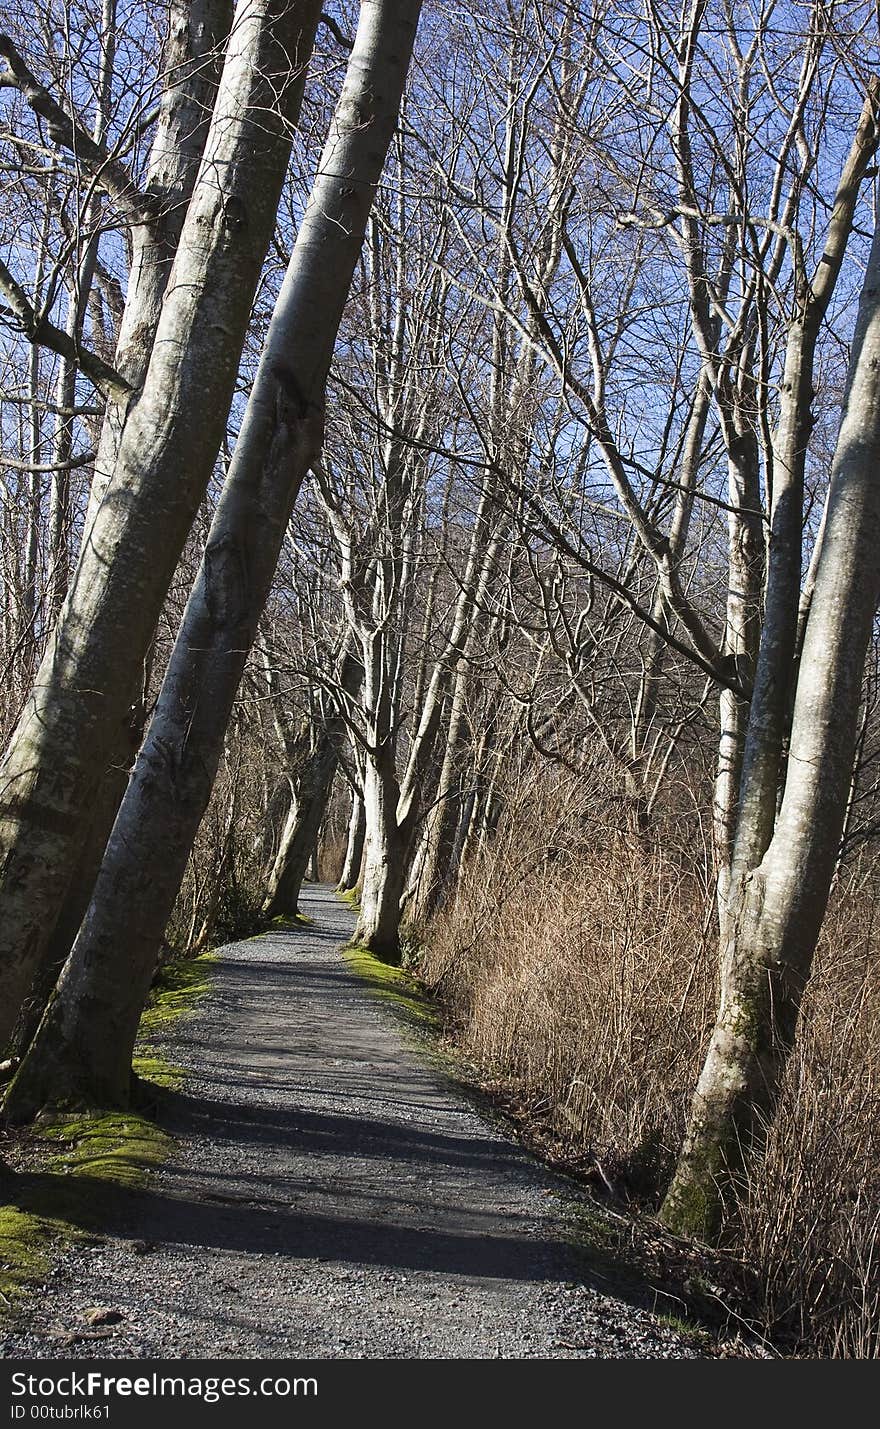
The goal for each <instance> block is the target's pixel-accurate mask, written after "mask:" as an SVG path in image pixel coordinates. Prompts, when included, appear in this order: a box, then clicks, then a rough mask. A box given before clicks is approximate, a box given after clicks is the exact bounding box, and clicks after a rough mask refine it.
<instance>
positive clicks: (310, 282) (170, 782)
mask: <svg viewBox="0 0 880 1429" xmlns="http://www.w3.org/2000/svg"><path fill="white" fill-rule="evenodd" d="M419 11H420V0H364V3H363V4H362V8H361V15H360V22H359V25H358V30H357V36H356V40H355V45H354V49H353V51H352V55H351V58H350V60H349V65H348V69H347V73H346V78H345V83H344V86H343V91H342V95H341V97H340V100H339V104H338V106H337V109H336V113H335V116H334V119H333V122H332V125H331V130H330V134H329V136H328V140H327V144H326V146H325V150H324V153H323V155H322V157H321V163H320V167H319V172H318V177H317V178H316V181H315V184H314V187H313V189H312V194H311V197H310V200H309V204H308V207H307V210H306V214H305V216H304V218H303V221H302V225H301V227H300V231H299V233H298V235H297V240H296V244H295V247H294V251H293V254H292V256H291V260H290V264H289V266H288V270H287V274H286V276H285V279H284V283H283V285H282V289H281V293H280V295H279V298H278V302H277V304H276V307H275V312H274V314H273V317H272V322H271V324H270V327H269V332H268V335H267V338H266V344H265V347H264V350H263V353H262V356H261V359H260V364H259V368H258V371H257V375H256V378H255V380H254V384H253V387H252V389H251V395H250V399H249V401H248V406H247V410H246V413H245V416H244V419H243V422H242V426H241V431H240V433H239V438H238V442H237V444H236V448H235V453H234V456H233V460H232V463H231V466H230V470H229V475H228V477H227V480H226V483H225V485H224V489H223V493H222V496H221V500H220V503H219V506H218V508H217V512H216V514H215V517H214V520H213V522H212V524H211V530H210V533H209V537H208V543H207V547H206V550H205V556H204V560H203V562H202V566H201V569H200V571H199V573H198V576H197V578H196V582H195V585H194V587H193V591H192V594H191V595H190V599H189V601H188V603H187V607H186V611H185V614H184V618H183V622H182V625H181V629H180V632H179V634H178V637H177V640H176V641H175V645H174V650H173V652H172V656H171V660H170V662H169V666H168V670H167V673H166V676H165V679H164V682H163V685H162V690H161V693H160V696H159V701H158V704H157V708H156V713H155V715H154V717H153V720H152V722H151V725H150V728H149V731H148V733H147V738H146V740H145V742H144V745H143V748H142V750H141V752H140V755H139V757H138V760H137V762H136V764H135V768H134V772H133V774H132V779H131V782H130V784H129V787H128V790H127V792H126V795H125V798H124V799H123V801H122V805H121V807H120V811H119V815H118V817H117V820H116V824H115V826H114V829H113V833H112V835H111V838H110V842H109V844H108V847H107V852H106V854H105V857H104V862H103V864H102V867H101V872H100V874H99V877H98V881H97V884H96V887H95V893H94V896H93V899H92V903H91V905H90V908H89V911H88V913H87V915H86V918H85V920H84V922H83V927H82V929H81V931H80V934H79V937H78V938H77V941H76V943H75V945H74V948H73V950H72V952H71V956H70V958H69V959H68V962H67V964H66V966H65V969H64V972H63V973H62V976H61V979H60V981H59V985H58V988H57V990H56V994H55V996H54V998H53V999H52V1001H51V1002H50V1004H49V1006H48V1008H47V1010H46V1014H45V1016H44V1018H43V1021H42V1023H41V1026H40V1028H39V1030H38V1033H37V1036H36V1038H35V1039H34V1042H33V1044H32V1046H31V1048H30V1050H29V1052H28V1055H27V1057H26V1058H25V1060H24V1062H23V1064H22V1067H21V1069H20V1071H19V1074H18V1076H17V1078H16V1080H15V1082H14V1083H13V1085H12V1087H11V1089H10V1093H9V1097H8V1100H7V1105H8V1107H9V1109H10V1111H11V1112H12V1114H13V1115H23V1114H27V1113H29V1112H31V1111H33V1110H34V1109H35V1108H36V1107H38V1106H40V1105H42V1104H44V1103H45V1102H47V1101H51V1100H52V1099H57V1098H59V1097H62V1096H64V1097H68V1098H69V1097H70V1095H71V1094H72V1093H73V1094H74V1095H79V1096H81V1097H82V1098H83V1099H85V1100H88V1101H97V1102H99V1103H111V1104H113V1103H120V1102H124V1101H125V1100H126V1097H127V1095H128V1087H129V1076H130V1067H131V1054H132V1049H133V1046H134V1039H135V1035H136V1032H137V1026H138V1022H139V1020H140V1015H141V1011H142V1009H143V1005H144V1002H145V1000H146V996H147V993H148V991H149V988H150V983H151V980H152V977H153V972H154V969H155V961H156V953H157V949H158V946H159V942H160V939H161V936H162V933H163V931H164V928H165V925H166V923H167V920H168V917H169V914H170V912H171V908H172V905H173V902H174V898H175V896H176V894H177V891H178V888H179V886H180V881H181V877H182V874H183V871H184V868H185V865H186V860H187V857H188V855H189V851H190V848H191V846H192V841H193V838H194V837H195V834H196V831H197V829H198V825H199V822H200V820H201V817H202V814H203V812H204V809H205V807H206V805H207V802H208V798H209V796H210V792H211V786H212V783H213V779H214V774H215V772H216V768H217V764H218V761H219V758H220V754H221V752H222V747H223V736H224V733H225V729H226V725H227V722H228V718H229V712H230V710H231V708H232V704H233V701H234V698H235V694H236V691H237V689H238V685H239V681H240V679H241V675H242V671H243V669H244V665H245V661H246V659H247V655H248V653H249V651H250V648H251V646H252V644H253V641H254V638H255V635H256V629H257V623H258V621H259V618H260V615H261V614H262V611H263V607H264V605H265V602H266V598H267V596H268V593H269V589H270V587H271V583H272V578H273V575H274V571H275V566H276V563H277V559H278V554H279V552H280V549H281V544H282V541H283V539H284V532H285V530H286V527H287V523H288V521H289V519H290V513H291V509H292V506H293V502H294V500H295V498H296V495H297V492H298V490H299V487H300V484H301V482H302V479H303V477H304V476H305V474H306V472H307V471H308V468H309V466H310V465H311V463H312V462H313V461H314V460H315V458H316V457H317V455H318V453H319V451H320V446H321V440H322V434H323V403H324V388H325V384H326V378H327V372H328V370H329V366H330V361H331V358H332V355H333V348H334V345H335V341H336V334H337V330H338V327H339V322H340V319H341V317H342V312H343V308H344V306H345V302H346V299H347V296H348V290H349V287H350V284H351V279H352V275H353V273H354V269H355V265H356V263H357V260H358V256H359V254H360V251H361V246H362V243H363V237H364V232H365V227H366V222H367V219H368V216H369V213H370V208H371V205H372V201H373V195H374V192H375V189H376V186H377V184H378V182H379V179H380V177H381V172H382V168H383V166H384V162H385V156H386V153H387V149H388V145H389V143H390V141H391V137H392V135H393V132H394V128H395V125H396V122H397V112H398V106H399V104H400V98H401V94H402V91H403V86H404V83H405V80H406V74H407V70H408V66H409V59H410V54H411V51H412V46H413V42H414V40H415V32H416V25H417V22H418V16H419Z"/></svg>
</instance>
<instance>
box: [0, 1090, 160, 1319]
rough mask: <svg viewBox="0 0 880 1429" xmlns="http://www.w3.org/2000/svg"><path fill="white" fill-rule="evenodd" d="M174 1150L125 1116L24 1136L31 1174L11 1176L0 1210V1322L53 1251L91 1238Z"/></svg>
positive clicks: (139, 1120)
mask: <svg viewBox="0 0 880 1429" xmlns="http://www.w3.org/2000/svg"><path fill="white" fill-rule="evenodd" d="M171 1145H172V1142H171V1138H170V1137H169V1136H168V1135H167V1134H166V1133H165V1132H164V1131H162V1130H161V1129H160V1128H159V1127H158V1126H155V1125H154V1123H153V1122H151V1121H147V1120H146V1119H145V1118H144V1117H141V1116H136V1115H134V1114H131V1113H126V1112H106V1113H96V1114H95V1115H94V1116H82V1115H77V1116H54V1115H53V1116H52V1117H51V1119H42V1120H40V1121H39V1122H38V1123H37V1124H36V1125H35V1126H34V1127H32V1128H31V1129H30V1130H29V1131H28V1133H27V1135H26V1137H25V1139H24V1141H23V1142H22V1143H21V1146H20V1150H21V1151H22V1152H23V1154H24V1158H25V1159H26V1161H27V1163H28V1167H29V1169H28V1171H26V1172H21V1173H20V1174H18V1175H16V1176H15V1177H14V1178H11V1181H10V1189H11V1196H10V1203H9V1204H7V1205H4V1206H2V1207H0V1318H2V1312H3V1311H4V1310H6V1311H8V1310H9V1309H13V1308H14V1307H15V1303H16V1301H17V1300H18V1299H20V1298H21V1296H22V1295H23V1294H25V1293H26V1292H27V1291H28V1290H29V1289H30V1288H32V1287H33V1285H34V1284H35V1283H38V1282H39V1281H40V1280H41V1279H43V1278H44V1276H45V1275H46V1274H47V1273H48V1270H49V1266H50V1264H51V1259H52V1253H53V1251H54V1249H55V1248H56V1247H57V1246H58V1245H59V1244H63V1243H71V1242H74V1241H77V1240H80V1239H82V1238H83V1237H84V1236H85V1235H87V1234H88V1233H89V1232H91V1233H92V1234H94V1232H95V1231H96V1230H97V1229H99V1228H100V1227H101V1225H102V1224H104V1223H105V1221H106V1218H107V1216H108V1214H109V1213H110V1211H111V1209H112V1205H113V1202H114V1201H115V1199H116V1198H117V1197H118V1194H119V1192H120V1190H122V1191H134V1190H137V1189H138V1187H140V1186H142V1185H143V1184H144V1182H145V1180H146V1177H147V1174H148V1172H149V1171H150V1170H151V1169H152V1168H153V1167H155V1166H158V1165H159V1164H160V1163H161V1162H162V1161H164V1160H165V1158H166V1157H167V1155H168V1153H169V1151H170V1148H171Z"/></svg>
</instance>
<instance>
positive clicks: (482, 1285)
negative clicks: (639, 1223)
mask: <svg viewBox="0 0 880 1429" xmlns="http://www.w3.org/2000/svg"><path fill="white" fill-rule="evenodd" d="M303 910H304V912H306V913H307V914H308V915H309V916H310V917H311V918H313V919H314V926H313V927H310V928H299V929H297V930H295V931H291V932H279V933H274V932H273V933H269V934H267V935H265V936H264V937H261V938H258V939H252V940H250V941H248V942H243V943H233V944H231V945H229V946H228V947H226V948H224V949H222V950H221V954H220V960H219V964H218V966H217V969H216V980H215V983H214V989H213V992H212V993H211V994H210V995H209V996H207V997H206V998H205V999H204V1001H203V1002H202V1004H201V1005H200V1007H199V1008H198V1010H197V1012H196V1013H195V1014H194V1015H193V1016H192V1017H190V1018H188V1019H187V1020H186V1021H185V1022H183V1023H181V1024H180V1025H179V1026H178V1029H177V1031H176V1033H175V1039H174V1045H173V1047H172V1048H171V1054H172V1055H173V1057H174V1059H175V1060H176V1061H177V1062H179V1063H182V1064H183V1065H184V1066H186V1067H187V1068H188V1070H189V1074H190V1075H189V1077H188V1080H187V1085H186V1093H185V1095H180V1096H174V1097H173V1098H171V1099H170V1102H169V1106H168V1108H167V1110H166V1111H165V1112H164V1113H163V1117H164V1120H165V1122H166V1124H167V1125H168V1127H169V1130H171V1131H172V1132H173V1134H174V1135H175V1137H177V1138H178V1140H177V1144H176V1149H175V1152H174V1154H173V1156H172V1159H171V1160H170V1161H169V1162H168V1163H167V1164H166V1165H165V1166H164V1167H163V1169H162V1170H161V1171H160V1172H159V1173H157V1174H156V1176H155V1177H154V1178H153V1179H152V1182H151V1185H150V1188H149V1189H148V1190H147V1191H144V1192H140V1193H137V1194H135V1195H133V1196H132V1195H129V1196H128V1197H125V1198H123V1203H122V1204H121V1206H120V1210H119V1218H118V1223H117V1224H115V1225H114V1226H113V1233H112V1234H108V1235H107V1237H106V1239H104V1240H102V1241H99V1243H98V1244H96V1245H93V1246H90V1247H82V1246H80V1247H78V1248H76V1249H75V1250H72V1251H68V1252H67V1253H66V1254H65V1255H64V1257H63V1258H62V1260H61V1262H60V1263H59V1265H58V1266H57V1267H56V1269H55V1271H54V1273H53V1275H52V1277H51V1279H50V1280H49V1281H48V1283H47V1285H46V1287H45V1289H44V1290H43V1292H42V1293H41V1294H40V1295H39V1297H37V1298H36V1299H35V1302H34V1304H33V1306H32V1307H31V1309H30V1312H29V1315H28V1320H27V1329H26V1330H25V1329H24V1328H23V1327H22V1326H19V1328H18V1330H17V1331H16V1332H14V1333H11V1334H7V1336H6V1338H5V1340H2V1341H0V1353H2V1354H3V1355H4V1356H6V1357H12V1358H17V1357H26V1356H34V1357H39V1358H51V1357H59V1358H69V1357H70V1356H71V1355H73V1356H76V1357H79V1356H82V1357H89V1356H96V1357H101V1358H103V1357H107V1356H120V1357H141V1356H144V1357H153V1358H185V1357H188V1358H214V1357H229V1358H237V1359H251V1358H254V1359H262V1358H293V1357H296V1358H306V1359H309V1358H342V1359H357V1358H364V1357H365V1358H370V1359H383V1358H385V1359H387V1358H405V1359H416V1358H434V1359H450V1358H451V1359H458V1358H479V1359H485V1358H497V1357H500V1358H513V1359H525V1358H534V1357H537V1358H541V1359H547V1358H627V1359H631V1358H639V1359H641V1358H650V1359H656V1358H674V1359H689V1358H696V1357H698V1351H697V1350H695V1349H694V1348H693V1347H692V1346H691V1345H689V1344H687V1343H686V1342H684V1341H682V1340H681V1339H680V1338H679V1337H678V1335H677V1334H676V1333H675V1332H674V1331H673V1330H672V1329H670V1328H669V1327H667V1326H665V1325H663V1324H662V1323H661V1322H659V1321H658V1320H657V1319H655V1318H654V1317H653V1316H652V1315H650V1314H649V1313H647V1312H646V1311H645V1310H642V1309H639V1308H637V1307H636V1306H634V1305H632V1304H630V1303H628V1302H627V1300H626V1299H624V1298H622V1297H618V1296H615V1295H614V1294H611V1293H609V1287H608V1284H607V1282H605V1283H604V1284H603V1283H601V1282H600V1281H599V1280H594V1282H593V1284H590V1283H584V1276H585V1274H586V1270H585V1266H584V1263H583V1261H582V1259H581V1257H580V1255H579V1254H578V1252H577V1251H576V1250H575V1249H573V1248H572V1245H571V1244H570V1242H569V1240H568V1238H567V1234H566V1227H567V1226H568V1225H570V1223H571V1220H572V1217H573V1215H574V1214H575V1211H576V1201H575V1196H576V1193H575V1192H574V1191H573V1189H572V1187H571V1186H570V1185H569V1183H567V1182H565V1181H563V1180H562V1179H560V1178H556V1177H554V1176H553V1174H552V1173H551V1172H549V1171H547V1170H546V1169H545V1168H544V1167H542V1166H540V1165H539V1164H538V1163H537V1162H535V1161H534V1160H532V1158H531V1157H529V1156H528V1155H527V1154H526V1153H525V1152H524V1151H522V1150H521V1149H520V1148H519V1147H518V1146H517V1145H516V1144H515V1143H514V1142H512V1141H510V1140H508V1139H507V1138H506V1136H505V1134H504V1133H503V1132H502V1131H501V1130H499V1128H498V1127H497V1126H495V1125H494V1124H492V1123H491V1122H488V1121H487V1120H486V1119H485V1118H484V1117H483V1116H482V1115H481V1114H480V1113H479V1112H478V1111H476V1110H475V1109H474V1108H473V1107H472V1106H471V1105H470V1104H469V1103H468V1101H467V1100H466V1099H465V1097H464V1096H463V1094H462V1093H461V1092H460V1090H459V1089H457V1088H456V1087H454V1086H453V1085H452V1084H451V1083H449V1082H448V1081H447V1080H446V1079H444V1077H443V1076H442V1074H441V1073H440V1072H438V1071H437V1070H435V1069H434V1068H433V1067H432V1066H431V1064H430V1059H428V1058H426V1057H424V1056H422V1054H421V1053H420V1052H419V1051H418V1050H417V1049H414V1048H413V1047H412V1046H411V1045H410V1043H409V1041H408V1040H407V1039H406V1038H405V1037H404V1036H403V1035H402V1033H401V1029H400V1027H399V1024H398V1022H397V1020H396V1018H395V1017H394V1015H393V1013H392V1012H390V1011H389V1010H388V1008H387V1007H385V1006H384V1005H383V1004H382V1003H381V1002H380V1001H378V1000H377V999H375V998H374V997H371V996H370V994H369V992H368V991H367V990H366V988H365V987H364V985H363V984H362V983H361V982H360V981H359V979H357V978H356V977H355V976H353V975H352V974H351V973H350V972H349V971H348V969H347V967H346V965H345V963H344V962H343V960H342V959H341V958H340V956H339V953H338V945H339V944H340V943H341V942H343V941H344V940H345V939H346V938H347V937H348V936H349V935H350V932H351V927H352V918H351V913H350V911H349V909H348V908H347V907H346V906H345V905H343V904H341V903H339V902H338V901H337V900H336V899H335V898H334V897H333V895H332V893H331V892H330V890H329V889H326V888H321V887H312V888H310V889H308V890H307V891H306V894H305V897H304V899H303ZM94 1306H104V1307H109V1308H110V1309H112V1310H116V1311H118V1312H120V1313H121V1316H122V1317H123V1318H121V1319H120V1320H119V1322H118V1323H117V1324H114V1325H106V1326H104V1327H103V1328H102V1329H101V1330H100V1331H98V1332H95V1331H89V1329H88V1327H87V1324H86V1313H85V1312H86V1310H87V1309H88V1308H89V1307H94ZM94 1333H98V1334H100V1338H96V1339H90V1338H87V1336H88V1335H89V1334H94Z"/></svg>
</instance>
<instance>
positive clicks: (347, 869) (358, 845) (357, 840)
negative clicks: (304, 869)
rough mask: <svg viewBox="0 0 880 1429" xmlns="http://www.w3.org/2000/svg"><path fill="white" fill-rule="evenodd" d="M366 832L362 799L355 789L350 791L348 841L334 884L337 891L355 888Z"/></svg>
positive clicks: (359, 874)
mask: <svg viewBox="0 0 880 1429" xmlns="http://www.w3.org/2000/svg"><path fill="white" fill-rule="evenodd" d="M366 832H367V816H366V814H365V812H364V801H363V799H362V798H361V796H360V794H359V793H358V792H357V790H353V791H352V796H351V814H350V815H349V820H348V841H347V843H346V846H345V860H344V862H343V865H342V873H341V874H340V877H339V882H338V884H337V885H336V888H337V892H339V893H350V892H351V890H352V889H354V888H357V886H358V884H359V882H360V877H361V864H362V863H363V861H364V838H365V836H366Z"/></svg>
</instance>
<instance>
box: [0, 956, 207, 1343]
mask: <svg viewBox="0 0 880 1429" xmlns="http://www.w3.org/2000/svg"><path fill="white" fill-rule="evenodd" d="M214 961H215V957H214V954H212V953H205V954H202V956H201V957H196V958H178V959H175V960H174V961H173V962H170V963H168V964H166V966H165V967H164V968H163V969H162V970H161V972H160V974H159V976H158V978H157V979H156V983H155V985H154V987H153V990H152V992H151V993H150V998H149V1001H148V1003H147V1006H146V1008H145V1010H144V1014H143V1017H142V1018H141V1024H140V1032H139V1034H138V1045H137V1051H136V1055H135V1058H134V1063H133V1069H134V1072H135V1074H136V1076H137V1077H138V1079H139V1080H140V1081H141V1082H147V1083H151V1084H153V1085H154V1086H158V1087H166V1088H168V1087H171V1088H174V1087H178V1086H179V1085H180V1083H181V1081H182V1080H183V1076H184V1073H183V1069H182V1068H180V1067H175V1066H173V1065H172V1064H171V1063H170V1062H169V1061H168V1060H167V1058H166V1057H165V1056H164V1055H163V1054H162V1052H161V1051H160V1050H159V1049H158V1048H157V1047H156V1046H155V1045H154V1042H155V1039H156V1038H158V1037H159V1036H161V1034H162V1033H164V1032H166V1031H167V1030H168V1029H169V1027H170V1026H171V1025H173V1023H174V1022H176V1021H177V1019H178V1018H179V1017H182V1016H183V1015H184V1014H185V1013H187V1012H189V1011H191V1009H192V1008H193V1007H194V1006H195V1005H196V1003H197V1002H198V1001H199V999H200V998H201V997H202V996H204V994H205V993H206V992H207V991H208V988H209V986H210V980H209V975H210V969H211V964H212V963H213V962H214ZM172 1145H173V1142H172V1139H171V1137H170V1136H168V1134H167V1133H166V1132H164V1131H163V1130H162V1129H161V1127H159V1126H157V1125H156V1124H155V1123H154V1122H152V1121H150V1120H148V1119H147V1118H146V1117H144V1116H139V1115H137V1114H136V1113H134V1112H120V1111H113V1112H103V1111H95V1112H94V1113H91V1114H89V1113H86V1114H83V1113H82V1112H77V1113H76V1114H75V1115H69V1116H68V1115H60V1114H59V1115H55V1114H53V1115H51V1116H44V1117H41V1118H40V1119H39V1120H38V1121H37V1122H36V1123H35V1124H34V1125H33V1126H32V1127H29V1128H28V1130H27V1131H26V1132H24V1133H22V1134H21V1135H20V1136H19V1137H17V1138H16V1139H15V1141H14V1143H13V1151H14V1155H15V1160H16V1169H15V1172H14V1174H10V1175H9V1177H8V1179H6V1178H4V1185H3V1199H4V1200H5V1201H6V1204H5V1205H2V1206H0V1320H2V1318H3V1316H4V1314H8V1313H9V1311H10V1310H14V1308H15V1306H16V1303H17V1302H18V1301H19V1300H20V1299H21V1298H22V1296H23V1295H24V1294H25V1293H26V1292H27V1291H28V1290H31V1289H33V1287H34V1285H36V1284H39V1282H40V1281H41V1280H42V1279H44V1277H45V1276H46V1274H47V1273H48V1271H49V1268H50V1265H51V1261H52V1257H53V1254H54V1253H55V1252H56V1251H57V1250H58V1249H59V1248H60V1247H61V1246H63V1245H65V1244H71V1243H74V1242H76V1241H79V1240H83V1239H84V1238H89V1237H92V1238H93V1237H94V1235H95V1234H96V1233H99V1232H100V1231H101V1229H102V1228H104V1227H106V1225H107V1223H108V1221H112V1219H113V1215H114V1210H115V1209H117V1208H118V1206H119V1200H120V1197H121V1196H124V1195H125V1194H126V1193H130V1192H132V1191H137V1190H138V1189H139V1188H140V1187H142V1186H143V1185H144V1184H145V1183H146V1180H147V1177H148V1175H149V1172H150V1171H151V1170H153V1169H154V1168H155V1167H156V1166H159V1165H161V1163H162V1162H163V1161H164V1160H165V1159H166V1158H167V1156H168V1155H169V1153H170V1151H171V1147H172Z"/></svg>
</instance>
